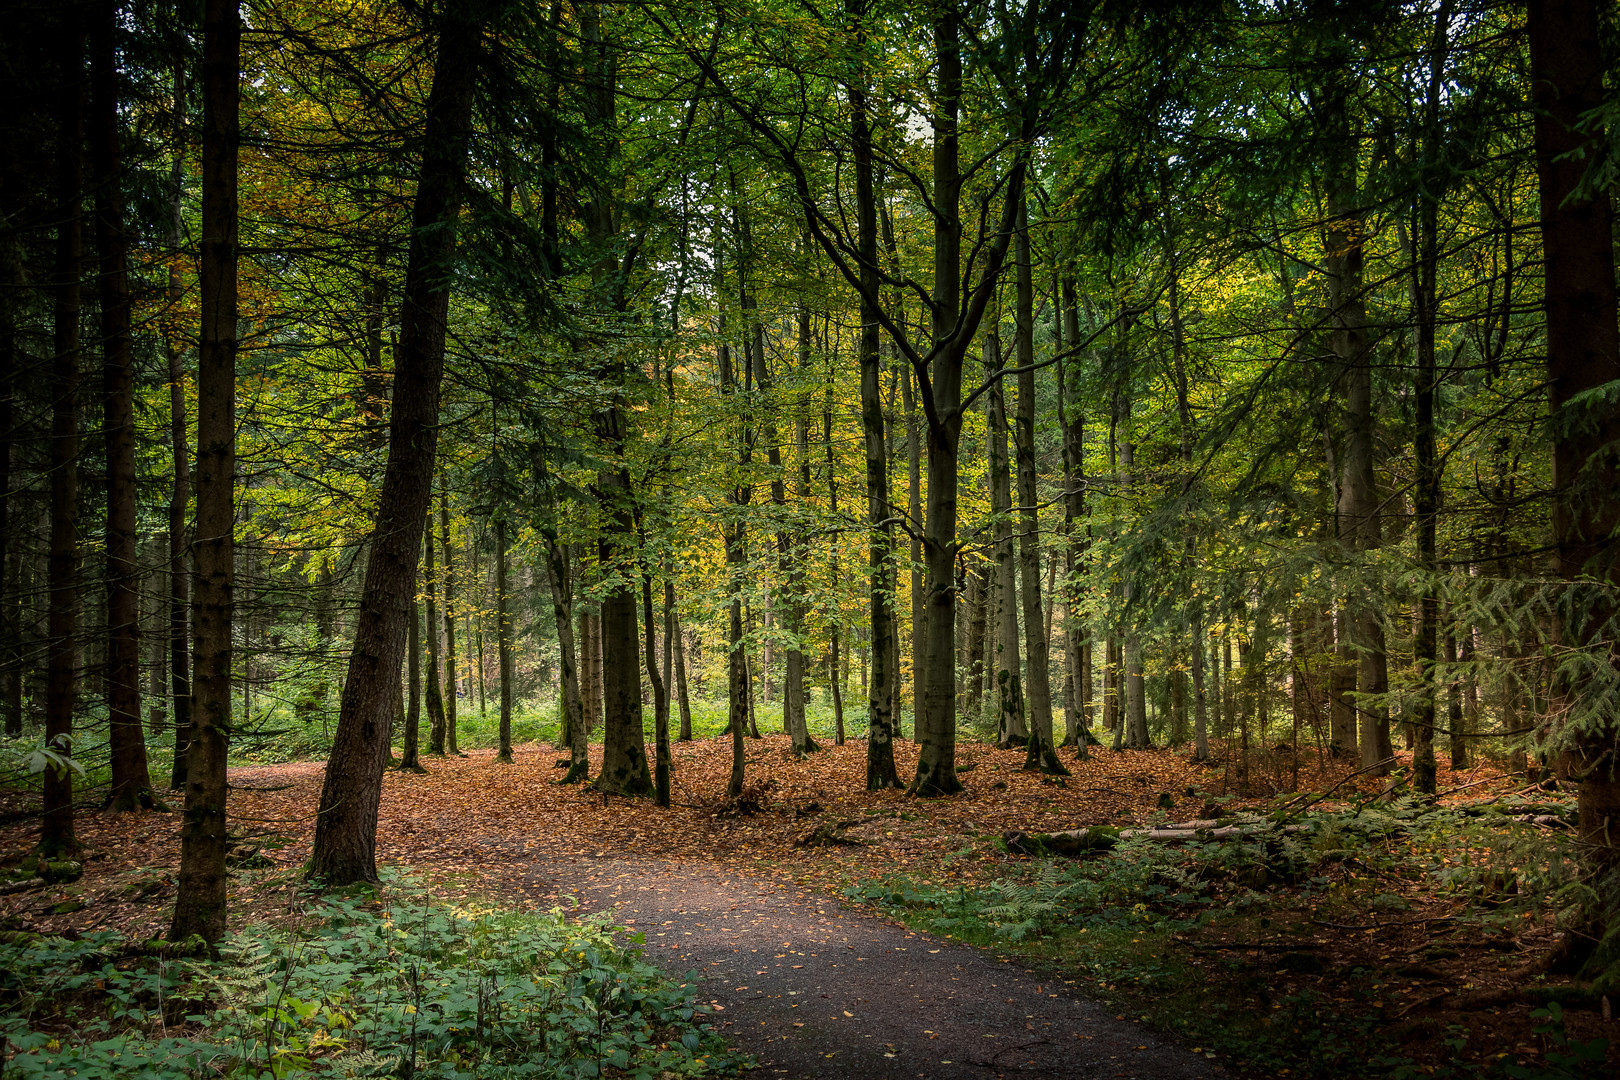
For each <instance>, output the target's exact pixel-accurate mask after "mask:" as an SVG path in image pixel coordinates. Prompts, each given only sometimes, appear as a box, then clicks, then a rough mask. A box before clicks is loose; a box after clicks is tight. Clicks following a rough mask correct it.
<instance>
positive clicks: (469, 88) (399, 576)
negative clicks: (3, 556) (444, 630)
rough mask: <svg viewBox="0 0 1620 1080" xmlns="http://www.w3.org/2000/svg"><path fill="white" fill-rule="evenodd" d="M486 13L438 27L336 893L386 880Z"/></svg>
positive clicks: (336, 794) (331, 795)
mask: <svg viewBox="0 0 1620 1080" xmlns="http://www.w3.org/2000/svg"><path fill="white" fill-rule="evenodd" d="M485 14H486V13H485V11H484V4H483V3H481V2H473V3H468V4H465V5H453V6H451V7H448V8H446V9H444V11H443V12H442V13H441V15H440V23H439V26H438V28H437V29H438V52H437V56H436V59H435V63H434V75H433V85H432V89H431V90H430V91H429V93H428V103H427V122H426V127H425V131H424V137H423V139H422V144H421V145H422V164H421V171H420V174H419V178H418V182H417V188H416V203H415V206H414V208H413V211H412V215H411V240H410V253H409V256H408V259H407V265H406V270H405V294H404V298H403V303H402V304H401V307H400V333H399V341H398V344H397V346H396V348H395V362H394V397H393V407H392V415H391V417H390V423H389V430H388V466H387V469H386V470H385V472H384V475H383V483H382V490H381V492H380V493H379V496H378V502H377V522H376V528H375V530H374V532H373V536H372V541H371V550H370V554H369V558H368V560H367V566H366V579H365V587H364V590H363V592H362V595H361V599H360V612H359V618H358V622H357V625H356V628H355V640H354V648H353V651H352V652H351V653H350V655H349V672H348V678H347V679H346V680H345V682H344V685H343V704H342V707H341V711H340V713H339V718H338V729H337V733H336V735H335V737H334V739H333V742H332V753H331V756H330V758H329V759H328V763H327V769H326V780H325V783H324V784H323V785H322V788H321V799H320V810H319V816H318V817H317V819H316V826H315V841H314V846H313V849H312V851H311V855H310V861H309V875H310V877H311V878H315V879H319V880H322V881H325V882H326V883H327V884H329V885H334V886H343V885H349V884H353V883H354V882H357V881H375V880H376V879H377V859H376V839H377V805H378V800H379V799H380V797H381V794H382V770H383V767H384V765H385V763H386V762H387V759H388V714H389V706H390V704H391V700H390V699H391V696H392V695H391V694H390V693H389V691H388V683H389V681H390V680H391V679H397V678H398V675H397V673H398V671H399V661H400V653H401V652H402V651H403V650H404V648H405V636H406V634H405V631H406V623H407V621H408V619H409V617H410V604H411V598H412V597H413V596H415V595H416V566H417V554H418V552H419V551H420V550H421V545H422V531H423V528H424V526H425V524H426V521H427V511H428V506H429V505H430V503H431V500H432V489H433V465H434V456H435V453H436V451H437V448H438V431H439V429H438V420H439V391H440V382H441V379H442V377H443V374H444V342H445V332H446V327H445V321H446V318H447V315H448V311H449V304H450V283H451V275H450V262H451V260H452V258H453V256H454V254H455V244H456V227H455V223H456V220H457V217H458V214H459V210H460V203H461V183H462V179H463V176H464V174H465V171H466V161H467V144H468V138H469V133H470V129H471V121H472V102H473V91H474V82H475V77H476V73H477V70H478V66H479V65H478V54H479V51H480V49H479V46H480V38H481V37H482V33H483V18H484V16H485ZM199 539H200V537H199Z"/></svg>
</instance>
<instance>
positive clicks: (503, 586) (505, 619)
mask: <svg viewBox="0 0 1620 1080" xmlns="http://www.w3.org/2000/svg"><path fill="white" fill-rule="evenodd" d="M508 562H509V553H508V551H507V536H506V519H505V518H504V517H496V519H495V649H496V654H497V656H498V658H499V662H500V668H501V718H500V736H499V738H500V744H499V748H498V749H497V751H496V753H495V760H496V761H499V762H502V763H504V764H507V765H510V764H511V763H512V692H513V689H514V687H513V685H512V684H513V682H514V681H515V680H516V678H517V670H516V665H515V663H514V657H513V655H512V594H511V592H510V591H509V590H508V589H507V578H508Z"/></svg>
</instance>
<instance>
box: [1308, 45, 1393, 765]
mask: <svg viewBox="0 0 1620 1080" xmlns="http://www.w3.org/2000/svg"><path fill="white" fill-rule="evenodd" d="M1347 78H1348V77H1347V76H1345V75H1343V74H1340V75H1339V76H1338V77H1337V78H1336V80H1335V83H1334V85H1333V86H1332V87H1331V88H1330V89H1329V91H1328V92H1327V103H1326V107H1325V113H1326V120H1325V122H1324V126H1325V127H1326V129H1327V134H1328V137H1329V138H1330V140H1331V141H1332V142H1333V143H1334V144H1335V151H1334V154H1333V158H1332V160H1331V161H1330V162H1329V164H1328V170H1327V175H1326V177H1325V187H1326V189H1327V213H1328V221H1327V236H1326V243H1325V246H1326V252H1325V254H1324V256H1323V266H1324V269H1325V270H1326V276H1327V279H1328V306H1329V326H1330V327H1331V333H1330V334H1329V344H1330V346H1331V348H1332V350H1333V354H1334V356H1335V358H1336V359H1337V361H1338V364H1339V370H1340V372H1341V380H1342V386H1343V393H1344V421H1343V422H1344V431H1343V447H1342V450H1341V451H1340V453H1339V458H1340V473H1339V498H1338V507H1337V510H1338V524H1339V539H1340V542H1341V543H1344V544H1345V545H1346V546H1347V547H1349V548H1350V549H1351V550H1352V551H1356V552H1369V551H1372V550H1374V549H1376V548H1378V547H1379V546H1380V545H1381V543H1382V530H1381V526H1380V522H1379V510H1378V490H1377V478H1376V476H1375V474H1374V471H1373V464H1374V445H1373V440H1374V427H1375V423H1376V421H1375V419H1374V416H1373V402H1372V348H1371V344H1370V343H1369V341H1368V339H1367V315H1366V304H1365V301H1364V299H1363V295H1364V291H1365V286H1364V284H1363V281H1362V267H1363V263H1364V261H1365V244H1366V224H1365V221H1364V220H1363V213H1362V209H1361V207H1360V204H1359V193H1358V188H1359V185H1358V180H1357V170H1358V142H1357V140H1356V137H1355V134H1354V132H1353V130H1352V127H1351V121H1350V117H1349V103H1348V100H1347V98H1348V87H1347ZM1346 606H1347V608H1348V611H1347V616H1346V619H1347V629H1348V630H1349V636H1348V641H1347V642H1345V644H1348V645H1349V646H1350V647H1351V649H1352V650H1353V653H1354V655H1355V656H1356V662H1357V667H1358V671H1357V677H1356V685H1357V691H1358V696H1357V698H1356V699H1355V710H1356V715H1357V717H1358V718H1359V723H1358V725H1357V726H1358V728H1359V733H1358V734H1359V740H1358V741H1359V742H1360V744H1361V763H1362V765H1363V766H1376V765H1377V764H1378V763H1379V762H1380V761H1384V760H1386V759H1388V758H1389V757H1390V756H1391V753H1392V752H1393V748H1392V747H1391V745H1390V741H1389V712H1388V708H1387V707H1386V706H1384V705H1382V704H1380V703H1379V702H1378V701H1377V700H1376V699H1377V698H1378V697H1379V696H1381V695H1383V694H1385V693H1386V692H1387V691H1388V689H1389V673H1388V660H1387V658H1386V657H1385V654H1384V631H1383V626H1382V624H1381V623H1380V622H1379V619H1378V612H1377V610H1376V607H1375V606H1374V604H1373V602H1372V597H1370V596H1357V597H1352V598H1350V599H1349V601H1348V602H1347V605H1346ZM1347 659H1348V658H1347ZM1372 771H1373V773H1374V774H1381V773H1385V772H1388V771H1389V767H1388V766H1384V767H1382V768H1374V769H1373V770H1372Z"/></svg>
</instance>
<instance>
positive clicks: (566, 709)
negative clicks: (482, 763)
mask: <svg viewBox="0 0 1620 1080" xmlns="http://www.w3.org/2000/svg"><path fill="white" fill-rule="evenodd" d="M543 535H544V537H545V541H546V580H547V581H549V582H550V584H551V611H552V616H553V618H554V619H555V621H556V623H557V651H558V653H559V654H560V664H561V667H562V670H561V672H560V673H559V676H558V682H559V684H560V685H561V689H562V706H563V727H564V728H565V729H566V732H567V735H568V772H566V773H565V774H563V778H562V779H561V780H559V781H558V783H560V784H575V783H579V784H583V783H587V782H589V780H590V778H591V760H590V754H589V751H590V744H589V741H588V735H589V733H588V731H587V725H586V722H585V716H584V709H585V704H584V696H583V695H582V694H581V692H580V688H579V663H578V654H577V652H576V649H575V643H574V573H573V566H572V565H571V564H570V562H569V559H568V545H567V544H563V543H559V542H558V540H557V534H556V532H555V531H554V530H552V531H546V532H544V534H543Z"/></svg>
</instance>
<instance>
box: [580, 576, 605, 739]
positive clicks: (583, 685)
mask: <svg viewBox="0 0 1620 1080" xmlns="http://www.w3.org/2000/svg"><path fill="white" fill-rule="evenodd" d="M579 665H580V707H581V708H583V709H584V710H585V712H584V717H585V737H586V740H587V741H589V739H590V734H591V732H592V731H593V730H595V729H596V726H597V725H598V724H600V723H601V722H602V634H601V626H600V623H599V621H598V619H597V617H596V612H595V611H593V610H591V609H589V608H586V609H584V610H582V611H580V613H579Z"/></svg>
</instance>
